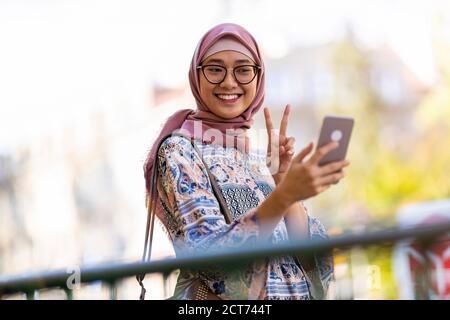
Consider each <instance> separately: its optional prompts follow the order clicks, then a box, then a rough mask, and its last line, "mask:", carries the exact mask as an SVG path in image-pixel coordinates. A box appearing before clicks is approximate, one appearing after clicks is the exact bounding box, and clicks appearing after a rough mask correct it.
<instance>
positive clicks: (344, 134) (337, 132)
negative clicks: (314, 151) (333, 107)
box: [317, 116, 354, 166]
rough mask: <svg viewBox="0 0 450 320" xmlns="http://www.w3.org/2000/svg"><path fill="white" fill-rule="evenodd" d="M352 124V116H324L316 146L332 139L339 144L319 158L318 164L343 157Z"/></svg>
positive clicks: (342, 158) (324, 163)
mask: <svg viewBox="0 0 450 320" xmlns="http://www.w3.org/2000/svg"><path fill="white" fill-rule="evenodd" d="M353 124H354V120H353V118H349V117H336V116H326V117H325V118H324V119H323V123H322V129H321V130H320V136H319V141H318V142H317V148H320V147H322V146H324V145H326V144H328V143H330V142H333V141H335V142H337V143H338V144H339V146H338V147H337V148H336V149H334V150H331V151H330V152H328V153H327V154H326V155H325V156H324V157H323V158H322V159H321V160H320V162H319V165H320V166H323V165H326V164H328V163H331V162H335V161H340V160H344V159H345V156H346V154H347V149H348V145H349V142H350V136H351V134H352V130H353Z"/></svg>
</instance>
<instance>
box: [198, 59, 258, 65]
mask: <svg viewBox="0 0 450 320" xmlns="http://www.w3.org/2000/svg"><path fill="white" fill-rule="evenodd" d="M205 63H219V64H225V61H223V60H222V59H211V60H206V61H205ZM241 63H249V64H250V63H252V62H251V61H250V60H248V59H239V60H236V61H235V62H234V64H235V65H236V64H241Z"/></svg>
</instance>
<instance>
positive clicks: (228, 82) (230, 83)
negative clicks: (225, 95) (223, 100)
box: [220, 71, 238, 89]
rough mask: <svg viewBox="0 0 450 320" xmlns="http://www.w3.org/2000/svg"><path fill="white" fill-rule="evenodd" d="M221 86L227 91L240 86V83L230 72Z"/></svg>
mask: <svg viewBox="0 0 450 320" xmlns="http://www.w3.org/2000/svg"><path fill="white" fill-rule="evenodd" d="M220 86H221V87H222V88H226V89H233V88H236V87H237V86H238V83H237V81H236V79H235V78H234V75H233V72H230V71H228V72H227V75H226V76H225V79H223V81H222V83H221V84H220Z"/></svg>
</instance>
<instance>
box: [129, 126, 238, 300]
mask: <svg viewBox="0 0 450 320" xmlns="http://www.w3.org/2000/svg"><path fill="white" fill-rule="evenodd" d="M170 136H181V137H184V138H186V139H188V140H189V141H190V142H191V145H192V147H193V149H194V150H195V152H197V154H198V156H199V158H200V160H201V161H202V164H203V167H204V168H205V170H206V174H207V175H208V178H209V181H210V182H211V186H212V190H213V193H214V196H215V197H216V199H217V201H218V203H219V207H220V212H221V213H222V214H223V215H224V218H225V221H226V223H227V224H230V223H231V222H232V221H233V216H232V215H231V212H230V210H229V209H228V206H227V204H226V201H225V198H224V197H223V194H222V192H221V191H220V189H219V185H218V184H217V181H216V178H215V177H214V175H213V174H212V173H211V171H210V170H209V168H208V165H207V164H206V162H205V160H204V159H203V154H202V153H201V152H200V150H199V149H198V147H197V146H196V145H195V142H194V139H193V138H191V137H188V136H186V135H184V134H182V133H179V132H177V133H171V134H168V135H167V136H165V137H164V138H163V139H161V143H162V142H163V141H164V140H166V139H167V138H168V137H170ZM161 143H160V144H159V145H158V148H157V149H156V150H159V147H160V146H161ZM157 159H158V157H157V156H156V157H155V162H154V164H153V171H152V177H151V184H150V191H149V193H148V196H147V201H146V204H147V225H146V229H145V242H144V252H143V254H142V261H143V262H146V261H150V258H151V255H152V240H153V229H154V224H155V211H156V210H155V209H156V201H157V199H156V197H154V195H155V194H156V182H157V177H158V163H157ZM144 278H145V273H144V274H139V275H136V279H137V281H138V283H139V285H140V286H141V294H140V296H139V299H140V300H145V293H146V291H147V290H146V289H145V287H144V283H143V280H144Z"/></svg>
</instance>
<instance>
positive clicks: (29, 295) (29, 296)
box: [25, 290, 36, 300]
mask: <svg viewBox="0 0 450 320" xmlns="http://www.w3.org/2000/svg"><path fill="white" fill-rule="evenodd" d="M35 294H36V291H35V290H32V291H27V292H25V295H26V297H27V300H34V299H35Z"/></svg>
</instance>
